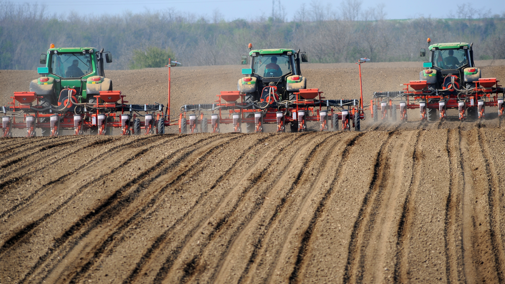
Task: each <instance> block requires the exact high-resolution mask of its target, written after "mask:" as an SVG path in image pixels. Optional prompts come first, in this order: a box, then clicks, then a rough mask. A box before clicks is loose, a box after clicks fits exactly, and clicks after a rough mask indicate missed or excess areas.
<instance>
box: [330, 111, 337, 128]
mask: <svg viewBox="0 0 505 284" xmlns="http://www.w3.org/2000/svg"><path fill="white" fill-rule="evenodd" d="M331 124H332V127H333V129H332V130H333V131H338V114H336V113H334V114H333V115H332V116H331Z"/></svg>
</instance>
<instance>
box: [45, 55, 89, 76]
mask: <svg viewBox="0 0 505 284" xmlns="http://www.w3.org/2000/svg"><path fill="white" fill-rule="evenodd" d="M50 72H51V73H52V74H54V75H56V76H58V77H61V78H81V77H82V76H84V75H87V74H90V73H91V72H93V66H92V65H91V56H90V54H89V53H86V54H82V53H78V52H75V53H55V54H53V55H52V58H51V71H50Z"/></svg>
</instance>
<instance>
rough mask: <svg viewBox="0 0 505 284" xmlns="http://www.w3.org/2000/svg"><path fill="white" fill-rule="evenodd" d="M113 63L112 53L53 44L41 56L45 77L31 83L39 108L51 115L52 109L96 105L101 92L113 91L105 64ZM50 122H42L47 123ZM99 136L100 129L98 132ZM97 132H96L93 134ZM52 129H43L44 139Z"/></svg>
mask: <svg viewBox="0 0 505 284" xmlns="http://www.w3.org/2000/svg"><path fill="white" fill-rule="evenodd" d="M105 62H107V63H111V62H112V55H111V53H110V52H104V49H103V48H102V49H101V50H97V49H95V48H92V47H64V48H63V47H62V48H55V47H54V45H53V44H51V47H50V48H49V50H48V51H47V53H42V54H41V56H40V64H44V65H45V67H40V68H38V73H39V74H41V75H42V77H40V78H38V79H35V80H33V81H31V82H30V92H35V93H36V94H37V95H38V96H41V99H39V105H41V106H42V107H43V108H44V109H46V110H48V112H49V113H50V112H51V110H52V109H55V110H56V109H58V108H59V107H60V108H61V106H62V105H69V104H70V103H69V101H71V100H75V101H76V102H77V103H90V104H92V103H96V99H95V96H97V95H99V94H100V91H112V81H111V80H110V79H108V78H105V72H104V63H105ZM48 119H49V118H40V122H47V121H48ZM94 131H95V132H96V129H95V130H94ZM92 132H93V130H92ZM49 134H50V130H49V128H42V135H43V136H49Z"/></svg>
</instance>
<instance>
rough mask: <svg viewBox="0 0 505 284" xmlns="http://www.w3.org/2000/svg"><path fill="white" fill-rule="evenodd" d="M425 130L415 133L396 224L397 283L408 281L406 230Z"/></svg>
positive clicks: (414, 192) (417, 183) (418, 176)
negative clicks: (408, 176)
mask: <svg viewBox="0 0 505 284" xmlns="http://www.w3.org/2000/svg"><path fill="white" fill-rule="evenodd" d="M424 132H425V130H420V131H419V132H418V133H417V135H416V142H415V144H414V151H413V153H412V161H413V162H412V173H411V175H410V176H411V180H410V184H409V188H408V189H407V194H406V196H405V201H404V202H403V206H402V213H401V217H400V221H399V224H398V231H397V239H396V256H395V261H394V281H395V282H399V283H406V282H408V271H407V269H408V248H409V243H410V240H409V238H408V232H410V231H411V224H412V218H413V214H414V212H413V211H412V210H411V208H413V206H414V196H415V195H416V193H417V189H418V187H419V183H420V179H421V177H420V175H421V164H422V156H421V155H422V153H421V147H420V145H419V141H420V140H422V137H423V135H424Z"/></svg>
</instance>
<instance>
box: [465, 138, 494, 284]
mask: <svg viewBox="0 0 505 284" xmlns="http://www.w3.org/2000/svg"><path fill="white" fill-rule="evenodd" d="M478 131H479V130H478V129H473V130H470V131H465V132H462V131H460V136H461V139H460V148H461V150H462V151H461V153H462V160H463V163H462V169H463V175H464V178H465V188H464V193H463V196H464V203H463V206H464V207H463V222H464V223H463V245H464V249H465V251H464V253H465V255H464V258H465V270H466V271H465V274H466V276H467V279H468V281H469V282H471V283H474V282H499V281H500V278H501V277H502V273H503V272H502V271H500V270H499V268H500V266H501V264H500V262H499V255H498V256H497V253H496V251H497V250H498V248H497V247H496V246H495V242H494V240H493V235H492V233H491V230H492V229H493V228H492V226H493V224H492V221H491V220H490V214H492V206H493V205H492V204H489V191H490V186H491V184H490V183H489V179H490V176H489V172H488V171H489V169H488V166H486V159H485V156H484V154H483V152H482V151H483V150H482V148H481V145H480V143H479V139H480V138H479V134H478ZM463 158H465V159H463ZM468 207H469V208H468Z"/></svg>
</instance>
